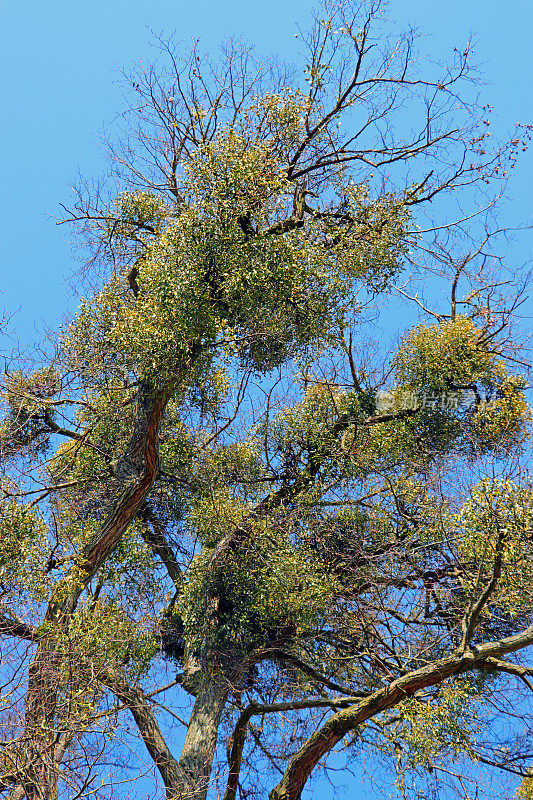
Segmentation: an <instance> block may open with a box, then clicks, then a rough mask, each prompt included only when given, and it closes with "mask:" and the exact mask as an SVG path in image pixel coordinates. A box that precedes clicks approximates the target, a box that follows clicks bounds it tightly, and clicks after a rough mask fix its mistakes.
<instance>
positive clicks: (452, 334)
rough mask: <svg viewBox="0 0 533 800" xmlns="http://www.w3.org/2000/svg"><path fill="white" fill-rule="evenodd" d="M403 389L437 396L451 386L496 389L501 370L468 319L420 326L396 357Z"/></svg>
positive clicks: (499, 380)
mask: <svg viewBox="0 0 533 800" xmlns="http://www.w3.org/2000/svg"><path fill="white" fill-rule="evenodd" d="M395 366H396V375H397V378H398V382H399V384H400V385H402V386H407V387H410V388H414V389H426V390H428V391H429V392H433V393H435V394H440V393H441V392H444V391H446V390H450V389H452V388H453V386H454V385H458V386H462V385H464V384H471V383H480V384H481V385H482V386H497V385H499V383H500V382H501V379H502V376H503V374H504V368H503V365H502V362H501V360H500V359H499V358H498V357H497V355H495V354H494V352H493V351H492V350H491V349H489V348H487V347H486V346H484V344H483V334H482V331H481V330H479V329H478V328H476V325H475V323H474V322H473V321H472V320H471V319H469V318H468V317H463V316H457V317H455V318H454V319H450V320H445V321H443V322H439V323H435V324H433V325H419V326H418V327H416V328H414V330H412V331H411V332H410V333H409V334H408V335H407V336H406V337H405V339H404V340H403V342H402V344H401V346H400V349H399V350H398V353H397V355H396V357H395Z"/></svg>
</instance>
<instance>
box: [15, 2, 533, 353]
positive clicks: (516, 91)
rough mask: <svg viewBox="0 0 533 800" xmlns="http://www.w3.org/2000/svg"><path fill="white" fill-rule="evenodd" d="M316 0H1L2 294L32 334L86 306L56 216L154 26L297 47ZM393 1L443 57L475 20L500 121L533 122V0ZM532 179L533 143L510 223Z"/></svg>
mask: <svg viewBox="0 0 533 800" xmlns="http://www.w3.org/2000/svg"><path fill="white" fill-rule="evenodd" d="M310 7H311V4H310V3H309V2H307V1H306V0H290V2H287V0H270V2H268V3H257V4H256V3H252V2H249V0H248V1H247V2H244V0H233V1H232V2H229V3H227V2H226V3H214V2H209V0H195V2H183V0H151V2H139V0H90V1H89V0H74V2H73V0H47V2H43V1H42V0H26V2H20V0H0V70H1V86H2V103H1V107H0V141H1V145H2V146H1V150H0V152H1V153H2V172H1V174H2V185H1V192H0V196H1V197H0V205H1V209H0V220H1V222H2V226H1V227H2V234H1V248H0V288H3V289H4V290H5V292H4V294H3V295H2V296H0V306H1V305H4V306H6V307H7V308H8V309H10V310H11V311H17V314H16V315H15V318H14V327H15V329H16V331H17V333H18V336H19V337H20V339H21V340H22V341H23V342H27V341H28V340H29V339H30V338H32V335H33V333H34V323H35V322H36V323H37V324H38V325H39V326H40V327H42V325H43V323H47V324H50V325H53V324H54V323H56V322H57V319H58V318H59V317H60V315H61V314H62V313H64V312H65V311H66V310H68V309H69V307H71V306H72V299H71V297H70V296H69V293H68V288H67V285H66V281H68V277H69V275H70V272H71V269H72V265H73V258H72V252H71V250H70V248H69V245H68V241H67V238H68V231H67V230H66V228H65V226H64V227H57V226H56V225H55V224H54V221H53V219H52V217H53V216H57V215H58V214H59V213H60V208H59V203H60V202H66V203H67V204H68V201H69V198H70V197H71V196H72V190H71V189H70V187H71V185H72V183H73V182H74V181H75V179H76V174H77V171H78V169H79V170H80V171H81V172H82V173H83V174H84V175H87V176H97V175H99V174H101V173H102V172H103V171H104V169H105V163H104V157H103V153H102V152H101V150H100V149H99V146H98V143H97V134H98V132H99V130H100V129H101V126H102V124H103V123H104V122H110V121H111V120H112V119H113V117H114V115H115V114H116V113H117V112H118V111H119V110H120V108H121V95H120V89H119V87H118V85H117V83H116V77H117V76H116V72H115V70H116V68H117V67H118V66H121V65H122V66H124V65H127V64H129V63H131V62H132V61H135V60H139V59H144V60H145V61H146V60H151V58H152V57H153V56H152V55H151V52H150V47H149V40H150V35H149V32H148V28H152V29H153V30H155V31H158V32H159V31H164V32H166V33H171V32H173V31H175V32H176V35H177V37H178V38H179V39H182V40H183V41H185V42H187V41H188V40H190V39H191V38H192V37H193V36H200V37H201V43H202V44H203V46H204V47H205V48H206V49H213V48H215V47H216V46H217V43H218V42H219V41H220V39H221V38H222V37H223V36H224V35H226V34H228V33H236V34H244V36H245V37H246V38H247V39H249V40H250V41H253V42H257V43H258V44H259V46H260V49H262V50H263V51H265V52H278V53H279V54H280V55H281V56H282V57H283V58H286V59H289V58H290V57H291V52H292V51H293V48H294V45H295V40H294V32H295V25H296V23H297V21H298V20H302V19H304V20H305V17H306V14H307V13H308V11H309V9H310ZM391 13H392V16H393V17H395V18H396V19H397V20H398V22H399V23H400V24H405V23H411V24H414V25H416V26H419V27H420V28H421V29H422V30H423V31H424V32H426V33H427V34H428V39H427V41H426V45H427V48H428V50H429V51H430V52H431V53H432V54H433V55H435V56H438V55H445V54H446V52H449V51H450V50H451V49H452V48H453V47H454V46H455V45H458V46H459V45H460V44H461V43H462V42H464V40H465V38H466V37H467V36H468V34H469V33H470V32H474V33H475V35H476V37H477V38H478V40H479V45H478V47H477V49H476V54H477V59H478V61H480V62H483V63H484V65H485V67H484V69H485V73H486V76H487V84H488V85H487V86H486V88H485V90H484V94H485V96H486V100H487V101H488V102H490V103H491V104H492V105H494V107H495V112H496V114H497V116H498V121H497V124H496V126H495V128H496V130H497V132H499V133H500V134H502V135H503V134H505V132H506V131H509V130H510V129H511V128H512V126H513V125H514V123H515V122H517V121H518V120H520V121H524V122H531V121H533V103H532V91H531V80H532V76H533V47H532V44H531V43H532V41H533V7H532V4H531V0H507V2H504V3H502V2H501V0H447V2H427V0H392V2H391ZM532 182H533V154H532V153H531V152H529V153H527V154H525V157H524V158H523V160H522V163H521V164H519V167H518V169H517V174H516V176H515V178H514V179H513V183H512V185H511V187H510V193H511V196H512V203H510V204H509V207H508V209H507V213H506V222H507V223H508V224H510V223H512V222H513V221H515V222H517V223H521V224H525V223H528V222H529V223H531V221H532V212H531V207H530V186H531V184H532ZM532 244H533V231H529V232H526V233H525V234H524V235H523V237H522V244H521V246H517V247H516V250H515V251H513V253H512V257H513V258H514V259H516V262H517V265H518V264H520V263H522V262H523V261H525V260H527V258H529V257H530V255H531V250H532ZM18 309H20V310H19V311H18Z"/></svg>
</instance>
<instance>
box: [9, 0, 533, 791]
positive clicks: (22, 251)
mask: <svg viewBox="0 0 533 800" xmlns="http://www.w3.org/2000/svg"><path fill="white" fill-rule="evenodd" d="M310 7H311V4H310V3H309V2H308V0H289V2H287V0H269V2H268V3H254V2H250V0H247V1H246V2H244V0H232V2H226V3H215V2H209V0H194V2H184V1H183V0H151V1H150V2H139V0H44V1H43V0H26V1H25V2H21V1H20V0H0V71H1V84H0V85H1V87H2V103H1V106H0V142H1V149H0V152H1V154H2V158H1V160H2V171H1V175H2V179H1V180H2V183H1V192H0V206H1V208H0V220H1V236H0V242H1V247H0V289H4V294H3V295H0V308H1V307H2V306H4V307H6V308H8V309H9V310H11V311H13V312H17V313H16V314H15V317H14V320H13V325H12V327H13V328H14V329H15V331H16V334H17V336H18V337H19V339H20V340H21V342H23V343H27V342H28V341H29V340H30V339H31V338H33V335H34V333H35V329H34V325H35V324H36V325H37V326H38V327H40V328H44V327H46V326H48V325H49V326H53V325H55V324H57V322H58V320H59V319H60V318H61V315H62V314H64V313H66V312H68V310H69V309H70V308H71V307H72V304H73V300H72V298H71V296H70V294H69V290H68V279H69V276H70V274H71V271H72V268H73V257H72V253H71V250H70V247H69V244H68V231H67V230H66V228H65V226H63V227H57V226H56V225H55V223H54V219H53V217H54V216H58V215H59V214H60V205H59V204H60V203H66V204H67V205H68V203H69V199H70V198H71V197H72V190H71V188H70V187H71V185H72V183H73V182H75V180H76V175H77V172H78V169H79V170H80V171H81V172H82V173H83V174H84V175H86V176H94V177H96V176H98V175H100V174H101V173H103V172H104V170H105V161H104V156H103V153H102V152H101V150H100V149H99V146H98V142H97V135H98V132H99V131H100V129H101V127H102V125H103V123H109V122H110V121H112V120H113V117H114V116H115V115H116V113H117V112H119V111H120V108H121V95H120V89H119V87H118V85H117V83H116V80H117V75H116V68H117V67H120V66H127V65H128V64H129V63H131V62H133V61H138V60H141V59H142V60H145V61H150V60H151V59H152V58H153V54H152V53H151V52H150V47H149V41H150V35H149V31H148V29H149V28H151V29H153V30H154V31H156V32H161V31H162V32H164V33H167V34H170V33H172V32H174V31H175V32H176V36H177V38H178V39H181V40H183V41H184V42H188V41H189V40H190V39H191V38H192V37H193V36H195V37H196V36H199V37H200V39H201V44H202V45H203V47H204V48H205V49H214V48H216V46H217V43H218V42H219V41H220V39H221V38H223V37H224V36H225V35H226V34H229V33H231V34H243V35H244V36H245V37H246V38H247V39H248V40H250V41H251V42H255V43H257V44H258V45H259V48H260V49H261V50H263V51H264V52H266V53H271V52H276V53H279V54H280V56H281V57H282V58H284V59H290V58H291V51H292V49H293V48H294V44H295V40H294V33H295V31H296V23H297V22H298V21H302V20H303V21H305V17H306V14H307V13H308V11H309V9H310ZM391 15H392V16H393V17H394V18H396V19H397V20H398V22H399V23H400V24H401V25H405V24H412V25H415V26H418V27H420V29H421V30H422V31H424V32H425V33H427V35H428V39H427V41H426V47H427V49H428V51H429V52H431V54H432V55H433V56H434V57H439V56H445V55H446V53H447V52H450V51H451V50H452V49H453V47H454V46H458V47H459V46H460V45H461V44H462V43H464V41H465V39H466V38H467V37H468V35H469V34H470V33H471V32H472V33H474V34H475V36H476V38H477V39H478V41H479V44H478V46H477V48H476V54H477V60H478V62H481V63H483V64H484V71H485V74H486V80H487V86H486V87H485V88H484V89H483V94H484V99H485V100H486V101H487V102H489V103H491V104H492V105H493V106H494V107H495V115H496V116H497V122H496V124H495V126H494V129H495V131H496V133H499V134H500V135H501V136H504V135H505V133H506V132H507V131H511V129H512V128H513V126H514V124H515V123H516V122H517V121H521V122H533V103H532V96H533V94H532V91H531V81H532V76H533V46H532V41H533V6H532V0H507V2H501V0H445V1H444V2H443V1H441V2H435V0H433V2H430V1H429V0H392V2H391ZM523 155H524V157H523V159H522V162H521V163H519V165H518V168H517V170H516V174H515V176H514V177H513V180H512V182H511V184H510V186H509V194H510V201H509V203H508V206H507V209H506V212H505V221H506V223H507V224H513V223H514V224H533V212H532V209H531V200H530V198H531V185H532V184H533V153H532V152H529V153H526V154H523ZM532 250H533V230H529V231H526V232H525V233H524V234H523V235H522V239H521V243H520V244H517V245H514V246H513V249H512V250H511V251H510V254H509V255H510V258H511V259H512V260H514V261H515V265H516V266H519V265H520V264H522V263H524V262H525V261H527V260H528V259H529V258H531V254H532ZM19 309H20V310H19ZM358 784H359V785H358V787H356V786H355V785H354V784H353V783H352V784H351V786H350V788H349V789H348V791H347V793H346V795H345V796H346V797H350V798H353V800H355V799H356V798H358V797H360V796H363V795H362V794H361V791H362V790H361V783H360V782H358ZM314 796H315V797H317V798H319V797H323V798H325V797H329V796H330V792H329V790H327V789H326V788H324V790H323V792H322V791H321V790H317V791H316V793H315V795H314Z"/></svg>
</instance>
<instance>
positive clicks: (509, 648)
mask: <svg viewBox="0 0 533 800" xmlns="http://www.w3.org/2000/svg"><path fill="white" fill-rule="evenodd" d="M531 644H533V625H532V626H530V627H528V628H526V629H525V630H524V631H522V632H521V633H519V634H517V635H516V636H510V637H508V638H506V639H501V640H500V641H496V642H489V643H487V644H484V645H481V646H479V647H475V648H472V649H471V650H470V651H467V652H466V653H461V652H456V653H453V654H452V655H451V656H448V657H447V658H442V659H439V660H438V661H435V662H433V663H432V664H428V665H427V666H425V667H421V668H420V669H418V670H414V671H412V672H409V673H407V674H406V675H403V676H402V677H400V678H397V679H396V680H395V681H393V682H392V683H391V684H390V686H387V687H386V688H384V689H379V690H378V691H376V692H374V693H373V694H372V695H370V696H369V697H367V698H365V699H364V700H361V701H360V702H359V703H357V704H356V705H354V706H352V707H351V708H348V709H346V710H344V711H339V712H337V713H336V714H334V715H333V716H332V717H330V719H328V721H327V722H326V723H325V724H324V725H323V726H322V727H321V728H319V729H318V730H317V731H316V732H315V733H314V734H313V735H312V736H311V737H310V738H309V739H308V740H307V741H306V742H305V744H304V745H303V746H302V747H301V748H300V750H299V751H298V752H297V753H296V754H295V755H294V756H293V758H292V759H291V760H290V762H289V765H288V767H287V769H286V771H285V774H284V776H283V778H282V780H281V781H280V783H279V784H278V785H277V786H276V788H275V789H273V790H272V792H271V793H270V795H269V798H270V800H299V798H300V796H301V793H302V790H303V788H304V786H305V783H306V781H307V778H308V777H309V775H310V774H311V772H312V770H313V769H314V768H315V767H316V765H317V764H318V762H319V761H320V760H321V759H322V758H323V757H324V756H325V755H326V754H327V753H329V752H330V751H331V750H332V748H333V747H335V745H336V744H337V743H338V742H340V740H341V739H342V738H343V737H344V736H345V735H346V734H347V733H348V732H349V731H353V730H354V729H355V728H357V727H358V726H359V725H361V723H363V722H365V721H366V720H367V719H370V718H371V717H374V716H375V715H376V714H379V713H381V712H382V711H386V710H387V709H389V708H393V707H394V706H396V705H398V704H400V703H401V702H403V700H405V699H406V698H407V697H412V696H413V695H414V694H415V693H416V692H417V691H418V690H419V689H424V688H426V687H428V686H435V685H436V684H439V683H442V681H444V680H445V679H446V678H449V677H451V676H452V675H457V674H458V673H461V672H467V671H470V670H473V669H486V664H487V659H489V658H498V657H499V656H502V655H505V654H506V653H511V652H515V651H516V650H520V649H522V648H524V647H527V646H528V645H531Z"/></svg>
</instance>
